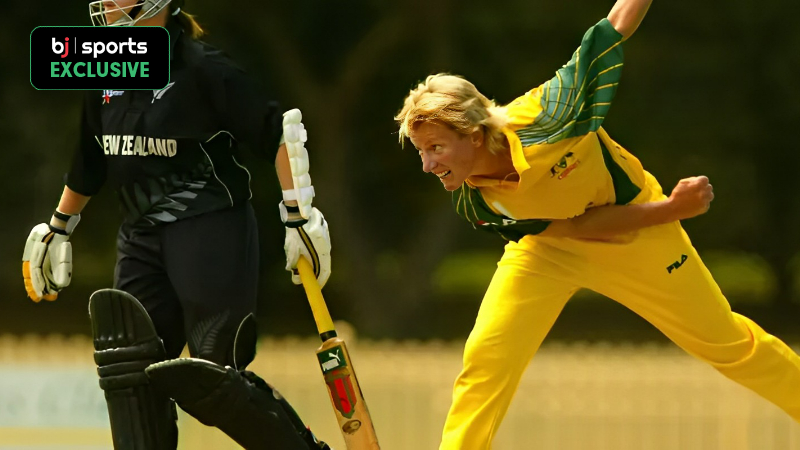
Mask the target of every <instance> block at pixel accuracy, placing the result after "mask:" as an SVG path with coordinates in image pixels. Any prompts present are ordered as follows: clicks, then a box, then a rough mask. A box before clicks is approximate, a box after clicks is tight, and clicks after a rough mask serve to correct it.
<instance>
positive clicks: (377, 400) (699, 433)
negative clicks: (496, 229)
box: [0, 327, 800, 450]
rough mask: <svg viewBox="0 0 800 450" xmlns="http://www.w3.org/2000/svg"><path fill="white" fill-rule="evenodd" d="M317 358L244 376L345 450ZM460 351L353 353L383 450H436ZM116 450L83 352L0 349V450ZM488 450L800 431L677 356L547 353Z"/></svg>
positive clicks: (682, 448) (272, 343)
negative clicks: (259, 380)
mask: <svg viewBox="0 0 800 450" xmlns="http://www.w3.org/2000/svg"><path fill="white" fill-rule="evenodd" d="M342 328H344V327H342ZM345 338H347V336H345ZM318 345H319V341H318V340H316V339H310V338H308V339H306V338H304V339H264V340H262V341H261V342H260V344H259V353H258V356H257V358H256V361H255V362H254V363H253V364H252V365H251V367H250V369H251V370H253V371H254V372H256V373H258V374H259V375H261V376H262V377H263V378H265V379H266V380H267V381H268V382H270V383H271V384H273V385H274V386H276V387H277V388H278V389H279V390H280V391H281V393H283V394H284V396H286V397H287V398H288V399H289V400H290V401H291V402H292V404H293V405H294V406H295V407H296V409H297V410H298V412H299V413H300V415H301V416H302V417H303V418H304V420H306V422H307V423H309V424H310V425H311V427H312V429H313V430H314V431H315V432H317V434H319V435H320V436H321V437H322V438H323V439H325V440H328V441H329V442H330V443H331V444H333V446H334V447H335V448H337V449H338V450H344V449H345V447H344V444H343V442H342V440H341V437H340V435H339V433H338V431H337V428H336V421H335V419H334V416H333V413H332V410H331V406H330V400H329V399H328V397H327V395H328V394H327V391H326V387H325V385H324V383H323V381H322V377H321V375H320V373H319V367H318V366H317V362H316V357H315V354H314V351H315V350H316V348H317V347H318ZM462 345H463V342H452V343H443V342H390V341H378V342H372V341H366V340H356V339H353V338H352V337H351V338H349V339H348V346H349V347H350V349H351V354H352V357H353V360H354V364H355V367H356V370H357V372H358V377H359V380H360V381H361V384H362V388H363V390H364V395H365V396H366V399H367V402H368V403H369V408H370V411H371V412H372V415H373V418H374V420H375V425H376V429H377V432H378V436H379V438H380V440H381V444H382V448H383V449H384V450H417V449H436V448H437V446H438V440H439V434H440V432H441V428H442V425H443V423H444V418H445V415H446V414H447V409H448V407H449V404H450V394H451V386H452V383H453V380H454V379H455V376H456V375H457V373H458V371H459V369H460V366H461V351H462ZM180 422H181V424H180V430H181V431H180V433H181V449H182V450H206V449H207V450H226V449H237V448H239V447H238V446H236V445H234V444H232V443H231V441H230V440H229V439H228V438H227V437H226V436H224V435H223V434H222V433H220V432H219V431H217V430H214V429H210V428H207V427H204V426H203V425H200V424H199V423H198V422H196V421H194V420H193V419H191V418H188V417H187V416H185V415H183V414H182V415H181V418H180ZM110 448H111V445H110V433H109V431H108V425H107V417H106V413H105V403H104V400H103V395H102V392H101V391H100V389H99V388H98V387H97V376H96V373H95V368H94V364H93V361H92V351H91V342H90V341H89V339H87V338H83V337H76V338H66V337H63V336H50V337H41V336H25V337H13V336H0V450H9V449H14V450H17V449H24V450H56V449H58V450H66V449H70V450H73V449H74V450H78V449H80V450H99V449H110ZM494 448H495V449H497V450H505V449H515V450H516V449H537V450H628V449H630V450H717V449H718V450H793V449H798V450H800V426H799V425H798V424H796V423H795V422H793V421H792V420H791V419H789V418H788V416H786V415H785V414H784V413H783V412H782V411H780V410H779V409H777V408H776V407H774V406H772V405H771V404H769V403H767V402H766V401H765V400H762V399H761V398H760V397H758V396H756V395H755V394H753V393H751V392H749V391H748V390H746V389H744V388H742V387H740V386H738V385H736V384H735V383H733V382H731V381H729V380H727V379H725V378H724V377H722V376H721V375H719V374H718V373H717V372H716V371H714V370H713V369H711V368H710V367H708V366H706V365H705V364H703V363H701V362H699V361H696V360H694V359H693V358H691V357H690V356H688V355H686V354H684V353H683V352H682V351H680V350H679V349H677V348H676V347H674V346H669V345H634V344H630V345H627V344H622V345H621V344H603V343H600V344H591V345H590V344H559V343H553V342H549V343H546V344H545V346H544V347H543V348H542V350H541V351H540V352H539V354H538V355H537V356H536V358H535V359H534V361H533V363H532V364H531V366H530V367H529V368H528V370H527V372H526V374H525V376H524V378H523V380H522V383H521V385H520V388H519V391H518V393H517V395H516V398H515V400H514V402H513V403H512V406H511V410H510V411H509V413H508V415H507V417H506V419H505V421H504V423H503V426H502V427H501V429H500V432H499V433H498V436H497V438H496V440H495V444H494Z"/></svg>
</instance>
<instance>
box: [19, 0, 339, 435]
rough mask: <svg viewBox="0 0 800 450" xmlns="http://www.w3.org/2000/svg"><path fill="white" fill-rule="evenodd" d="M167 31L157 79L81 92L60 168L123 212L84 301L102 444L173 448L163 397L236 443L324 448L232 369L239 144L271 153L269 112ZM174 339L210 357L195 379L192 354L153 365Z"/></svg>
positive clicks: (272, 109)
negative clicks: (69, 150)
mask: <svg viewBox="0 0 800 450" xmlns="http://www.w3.org/2000/svg"><path fill="white" fill-rule="evenodd" d="M172 9H173V10H174V9H176V8H174V7H172ZM178 11H179V9H178ZM175 14H177V11H176V12H175V13H174V14H173V16H174V15H175ZM166 28H167V30H168V31H169V33H170V36H171V42H170V45H171V79H170V83H169V84H168V85H167V86H166V87H164V88H163V89H160V90H156V91H103V92H102V93H98V92H89V93H88V94H87V95H86V97H85V100H84V111H83V118H82V126H81V138H80V143H79V145H78V148H77V151H76V153H75V157H74V160H73V164H72V167H71V170H70V171H69V173H68V174H67V175H66V185H67V187H68V188H69V189H71V190H72V191H74V192H76V193H78V194H82V195H84V196H87V197H90V196H92V195H94V194H96V193H97V192H98V191H99V190H100V189H101V187H104V186H105V187H110V188H113V189H115V190H116V191H117V193H118V195H119V199H120V202H121V205H122V210H123V212H124V221H123V223H122V225H121V227H120V229H119V234H118V238H117V248H118V257H117V263H116V268H115V274H114V287H115V288H116V289H117V290H118V291H117V290H102V291H98V292H97V293H95V294H94V295H93V297H92V300H91V302H90V312H91V314H92V320H93V331H94V336H95V347H96V350H97V351H96V353H95V360H96V361H97V363H98V366H99V368H98V373H99V374H100V385H101V387H102V388H103V389H104V390H105V391H106V399H107V400H108V405H109V416H110V419H111V428H112V435H113V438H114V442H115V448H117V449H131V450H145V449H147V450H149V449H162V448H163V449H175V448H176V446H177V427H176V425H175V413H174V403H172V401H171V400H170V398H172V399H174V400H176V401H177V402H178V404H179V405H180V406H181V407H182V408H183V409H184V410H186V411H187V412H189V413H190V414H192V415H194V416H195V417H196V418H197V419H198V420H200V421H201V422H203V423H205V424H207V425H213V426H217V427H219V428H220V429H221V430H222V431H224V432H226V433H227V434H228V435H230V436H231V437H232V438H234V439H235V440H236V441H237V442H239V443H240V444H242V445H243V446H244V447H245V448H249V449H261V448H276V449H308V448H327V446H325V445H324V443H320V442H318V441H316V439H315V438H314V436H313V435H312V434H311V432H310V431H308V430H307V428H306V427H305V426H304V425H303V423H302V421H300V419H299V418H298V417H297V415H296V414H295V413H294V411H293V410H292V408H291V407H290V406H289V404H288V403H287V402H286V401H285V400H284V399H283V398H282V397H281V396H280V394H278V392H277V391H275V390H274V389H273V388H272V387H270V386H269V385H268V384H266V383H265V382H264V381H263V380H261V379H260V378H258V377H257V376H256V375H254V374H252V373H251V372H247V371H245V370H244V367H245V366H246V365H247V364H248V363H249V362H250V361H252V359H253V357H254V354H255V336H256V333H255V326H254V321H253V319H252V317H253V316H252V313H253V312H254V311H255V308H256V288H257V275H258V256H259V255H258V235H257V227H256V219H255V216H254V214H253V209H252V207H251V205H250V202H249V199H250V198H251V196H252V193H251V192H250V174H249V172H248V171H247V168H245V167H244V166H243V165H242V164H240V162H239V161H240V160H241V157H240V152H241V151H242V149H243V148H248V149H249V150H250V151H252V152H254V153H256V154H260V155H261V156H264V157H265V158H267V159H268V160H269V161H274V160H275V156H276V152H277V149H278V147H279V140H280V136H281V120H282V117H281V112H280V110H279V109H278V105H277V103H275V102H271V101H266V100H265V99H263V97H262V96H261V95H259V93H258V90H257V89H256V88H255V87H254V85H253V83H252V82H251V81H250V80H249V78H248V77H247V76H246V75H245V74H244V72H243V71H242V70H241V69H239V68H238V67H236V66H235V65H234V64H233V63H232V62H231V61H230V60H229V59H228V58H227V57H226V56H225V55H224V54H222V53H221V52H220V51H218V50H216V49H214V48H212V47H210V46H208V45H207V44H205V43H203V42H201V41H198V40H195V39H193V38H191V37H190V36H188V35H187V33H186V32H185V31H184V30H183V29H182V27H181V26H180V24H179V23H178V22H177V21H176V19H174V18H173V17H170V18H169V19H167V26H166ZM56 215H58V212H57V214H56ZM62 216H63V214H62ZM64 220H65V221H66V220H67V217H64ZM73 228H74V225H73ZM51 229H53V228H52V227H51ZM53 230H54V232H55V233H57V234H58V233H59V230H58V229H53ZM61 231H63V230H61ZM69 232H71V229H69V228H68V232H67V234H68V233H69ZM70 267H71V266H70ZM70 270H71V269H70ZM119 291H124V292H119ZM29 292H30V291H29ZM128 294H130V295H128ZM131 296H132V297H131ZM32 298H33V297H32ZM137 299H138V302H137V301H136V300H137ZM139 303H140V304H141V306H139ZM142 307H143V309H142ZM145 311H146V312H145ZM148 316H149V319H148ZM150 320H152V322H150ZM121 329H124V331H120V330H121ZM153 329H154V331H155V333H156V334H157V335H156V334H154V333H153ZM162 342H163V346H162V345H161V343H162ZM187 342H188V345H189V352H190V354H191V356H192V357H193V358H202V359H204V360H207V361H210V362H211V363H208V367H206V368H204V370H205V371H204V372H203V373H204V374H206V375H204V378H202V379H200V380H198V379H197V377H196V375H193V374H195V372H192V371H191V370H189V369H191V368H190V367H189V366H187V365H185V364H184V365H181V361H186V362H187V363H189V362H191V361H193V360H179V361H178V364H177V365H175V364H173V365H172V366H171V367H168V369H170V370H169V371H160V372H159V370H158V369H159V368H160V367H162V366H163V365H164V363H161V364H155V365H153V364H154V363H158V362H159V361H164V360H170V359H173V358H178V356H179V355H180V353H181V351H182V349H183V346H184V345H185V344H186V343H187ZM198 362H200V361H197V360H194V363H193V364H195V365H196V364H197V363H198ZM212 363H214V364H212ZM154 367H155V369H156V370H153V371H152V373H151V369H153V368H154ZM145 368H148V371H147V374H148V375H150V379H149V380H148V377H147V376H145V372H144V369H145ZM184 368H186V370H188V371H184ZM164 373H168V374H170V375H169V376H166V377H165V376H164V375H163V374H164ZM209 374H210V375H209ZM182 375H183V376H185V377H186V378H185V379H181V376H182ZM189 379H191V381H192V383H193V384H191V383H188V381H187V380H189ZM189 384H191V386H190V387H187V386H189ZM153 385H155V386H153ZM159 386H160V388H161V391H159ZM171 389H172V390H171ZM181 389H183V391H181Z"/></svg>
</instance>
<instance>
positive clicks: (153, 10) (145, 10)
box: [89, 0, 171, 27]
mask: <svg viewBox="0 0 800 450" xmlns="http://www.w3.org/2000/svg"><path fill="white" fill-rule="evenodd" d="M170 1H171V0H139V1H137V2H136V3H134V4H132V5H128V6H125V7H122V6H120V5H119V4H118V3H117V2H116V0H95V1H93V2H91V3H89V18H90V19H91V21H92V25H94V26H100V27H105V26H112V27H115V26H131V25H136V23H137V22H139V21H140V20H145V19H149V18H151V17H154V16H155V15H156V14H158V13H160V12H161V10H162V9H164V8H165V7H166V6H167V5H169V3H170ZM112 5H113V6H112ZM116 14H119V18H117V19H116V20H115V21H114V22H112V23H108V15H116Z"/></svg>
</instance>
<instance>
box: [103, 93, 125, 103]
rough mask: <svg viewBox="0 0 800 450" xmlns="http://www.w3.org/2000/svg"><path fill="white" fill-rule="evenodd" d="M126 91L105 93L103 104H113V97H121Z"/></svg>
mask: <svg viewBox="0 0 800 450" xmlns="http://www.w3.org/2000/svg"><path fill="white" fill-rule="evenodd" d="M124 93H125V91H103V104H106V103H111V97H119V96H121V95H122V94H124Z"/></svg>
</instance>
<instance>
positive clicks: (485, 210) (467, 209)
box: [453, 183, 550, 242]
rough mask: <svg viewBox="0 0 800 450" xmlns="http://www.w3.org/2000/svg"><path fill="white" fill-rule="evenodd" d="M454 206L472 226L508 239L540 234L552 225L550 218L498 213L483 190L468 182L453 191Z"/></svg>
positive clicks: (513, 239)
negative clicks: (485, 196)
mask: <svg viewBox="0 0 800 450" xmlns="http://www.w3.org/2000/svg"><path fill="white" fill-rule="evenodd" d="M453 206H455V208H456V213H458V215H459V216H461V217H462V218H464V219H465V220H467V221H468V222H469V223H470V224H472V228H475V229H476V230H483V231H488V232H492V233H497V234H499V235H500V237H502V238H503V239H505V240H507V241H514V242H516V241H519V240H520V239H522V238H523V237H524V236H526V235H529V234H531V235H535V234H539V233H541V232H542V231H544V230H546V229H547V227H548V226H549V225H550V221H549V220H540V219H524V220H514V219H511V218H509V217H506V216H503V215H501V214H497V213H495V212H494V211H492V209H491V208H489V205H488V204H487V203H486V200H484V198H483V195H481V191H480V190H478V189H473V188H471V187H469V186H468V185H467V184H466V183H464V184H463V185H461V188H459V189H458V190H456V191H454V192H453Z"/></svg>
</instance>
